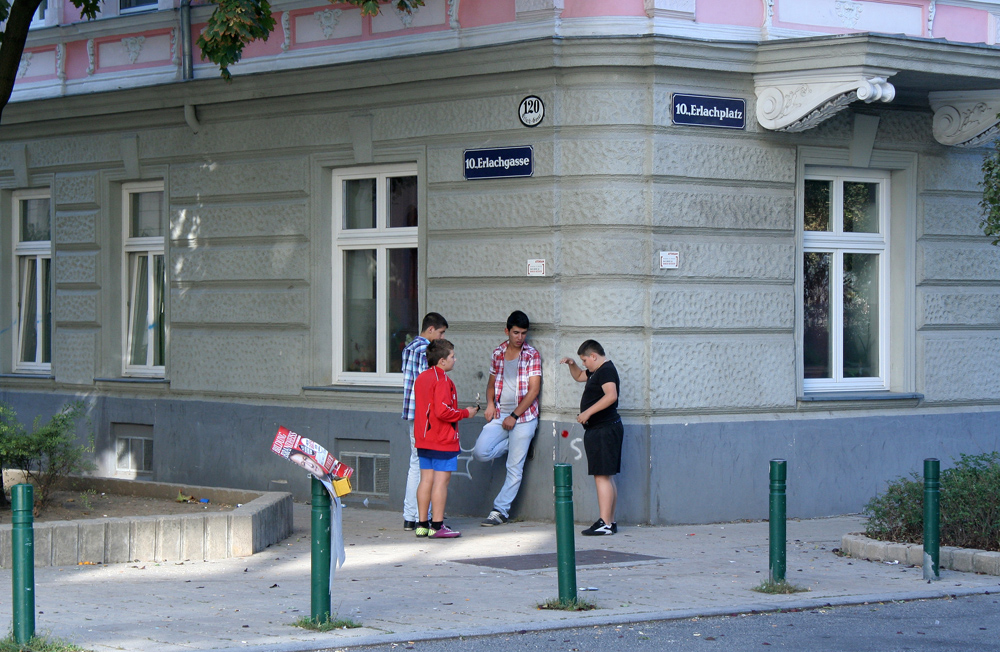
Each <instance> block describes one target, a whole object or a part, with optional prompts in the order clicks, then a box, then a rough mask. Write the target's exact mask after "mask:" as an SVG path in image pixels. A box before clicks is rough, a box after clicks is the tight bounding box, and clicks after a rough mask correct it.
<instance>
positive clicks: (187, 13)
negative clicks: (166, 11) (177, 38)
mask: <svg viewBox="0 0 1000 652" xmlns="http://www.w3.org/2000/svg"><path fill="white" fill-rule="evenodd" d="M181 79H183V80H184V81H187V80H189V79H194V55H193V54H192V52H191V0H181Z"/></svg>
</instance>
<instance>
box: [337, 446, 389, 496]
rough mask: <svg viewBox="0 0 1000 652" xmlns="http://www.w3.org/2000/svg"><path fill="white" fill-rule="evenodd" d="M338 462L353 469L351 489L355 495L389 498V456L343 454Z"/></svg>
mask: <svg viewBox="0 0 1000 652" xmlns="http://www.w3.org/2000/svg"><path fill="white" fill-rule="evenodd" d="M339 459H340V461H341V462H343V463H344V464H346V465H347V466H349V467H351V468H352V469H354V475H352V476H351V488H352V489H353V490H354V492H355V493H359V494H372V495H374V496H384V497H386V498H388V497H389V456H388V455H385V454H375V453H354V452H343V453H341V454H340V458H339Z"/></svg>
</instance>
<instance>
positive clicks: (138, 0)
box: [121, 0, 157, 11]
mask: <svg viewBox="0 0 1000 652" xmlns="http://www.w3.org/2000/svg"><path fill="white" fill-rule="evenodd" d="M156 5H157V0H121V11H125V10H126V9H136V8H138V7H150V8H152V7H155V6H156Z"/></svg>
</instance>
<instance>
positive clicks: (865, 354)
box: [844, 253, 879, 378]
mask: <svg viewBox="0 0 1000 652" xmlns="http://www.w3.org/2000/svg"><path fill="white" fill-rule="evenodd" d="M878 347H879V343H878V254H848V253H845V254H844V378H866V377H874V376H878V375H879V368H878V354H879V351H878Z"/></svg>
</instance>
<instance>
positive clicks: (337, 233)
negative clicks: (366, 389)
mask: <svg viewBox="0 0 1000 652" xmlns="http://www.w3.org/2000/svg"><path fill="white" fill-rule="evenodd" d="M406 176H413V177H418V183H419V175H418V174H417V165H416V164H415V163H412V164H408V163H407V164H394V165H378V166H366V167H357V168H342V169H338V170H335V171H334V175H333V300H332V302H331V303H332V306H331V307H332V312H333V320H332V323H333V377H334V379H335V380H334V382H336V383H340V384H356V385H373V386H389V387H398V386H402V384H403V374H402V373H389V372H388V371H387V370H386V369H387V364H386V352H385V350H384V348H383V347H385V345H386V341H387V339H388V337H387V336H388V332H387V331H388V325H387V321H388V303H387V301H385V300H384V297H383V298H382V300H379V301H377V303H376V316H377V327H376V334H375V338H376V339H375V341H376V354H375V359H376V370H375V371H374V372H361V371H344V321H343V305H344V299H345V297H344V281H345V279H344V260H345V258H344V252H346V251H352V250H359V249H360V250H364V249H375V250H376V259H377V268H376V277H375V283H376V287H377V288H381V289H382V291H385V290H384V289H385V288H387V287H388V251H389V250H390V249H418V242H417V228H418V227H396V228H391V229H390V228H389V227H388V215H387V213H388V210H387V209H388V203H387V202H386V201H385V200H384V199H385V198H384V196H383V197H381V198H380V194H381V193H383V192H384V189H385V187H386V182H387V180H388V179H389V178H390V177H406ZM371 178H375V179H376V182H375V187H376V202H375V205H376V217H375V223H376V227H375V228H374V229H345V228H343V224H344V195H343V186H344V181H349V180H351V179H371Z"/></svg>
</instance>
